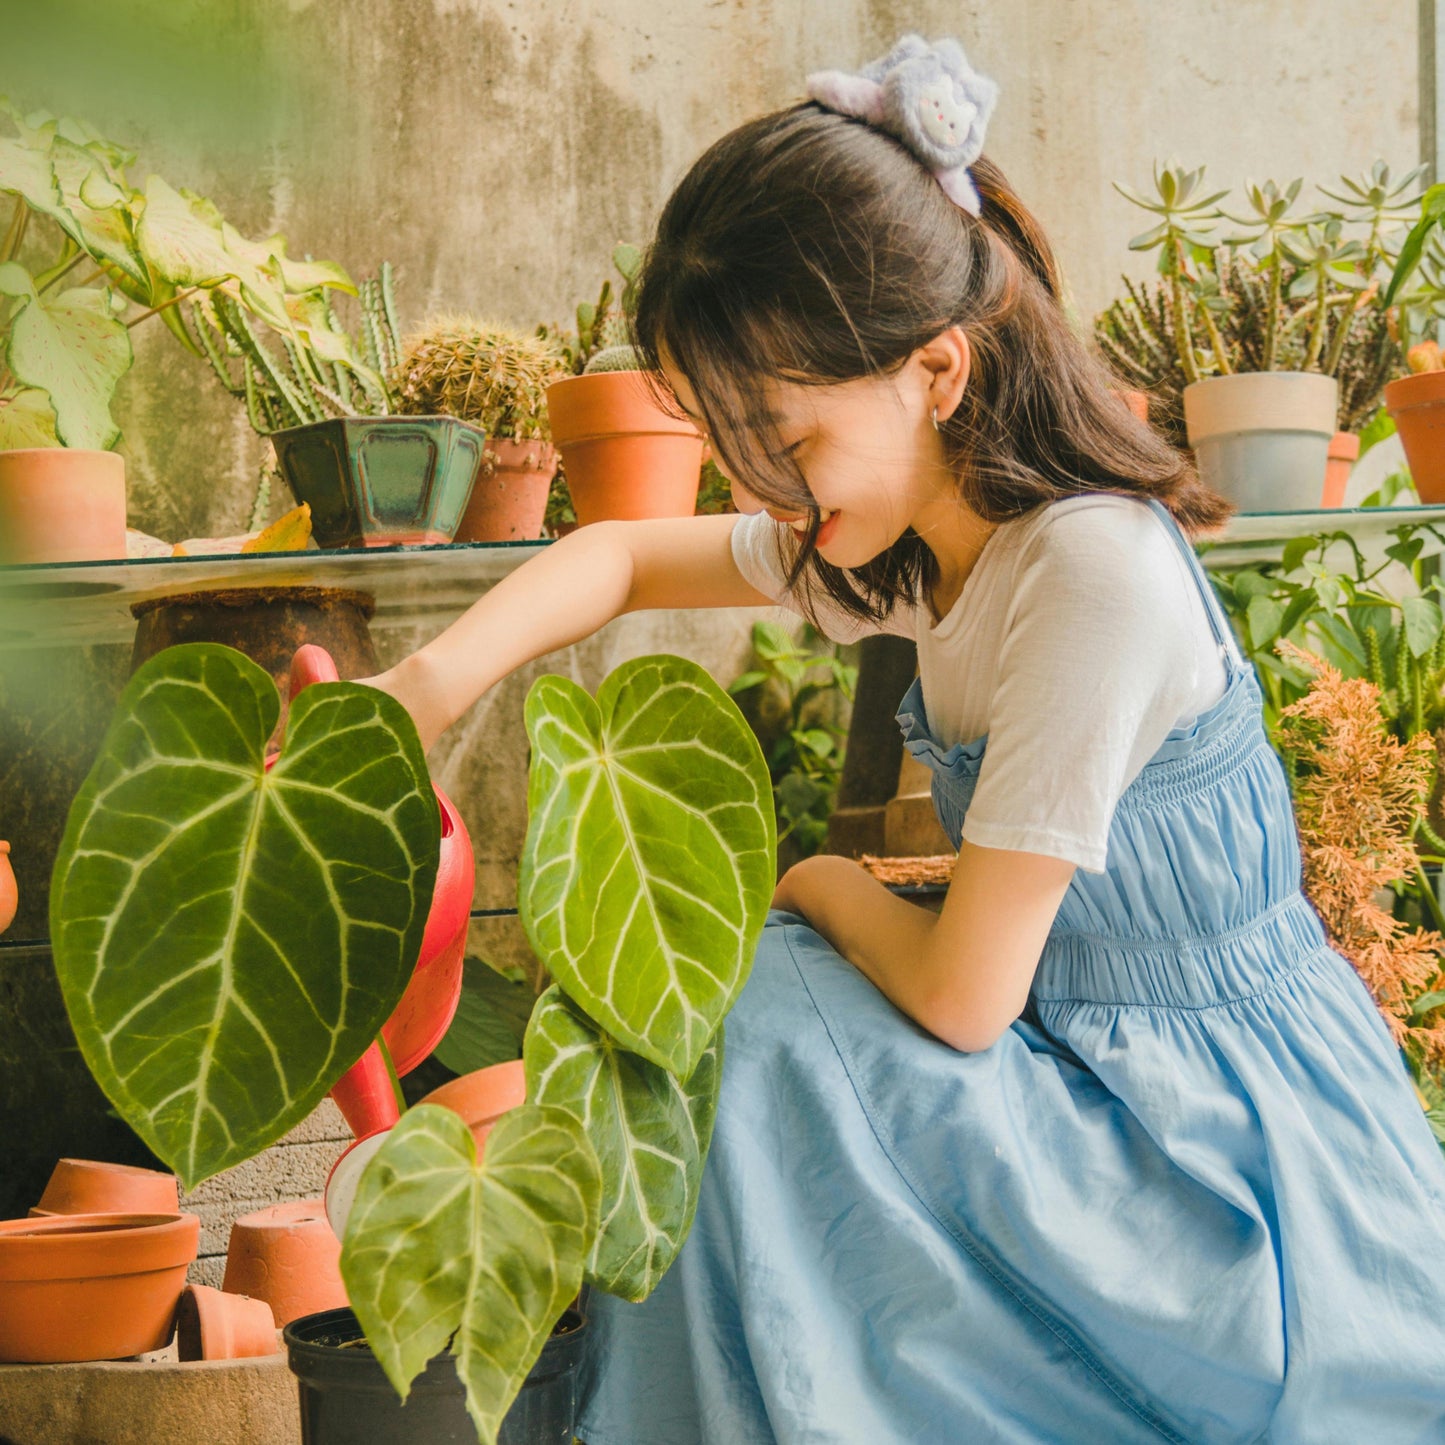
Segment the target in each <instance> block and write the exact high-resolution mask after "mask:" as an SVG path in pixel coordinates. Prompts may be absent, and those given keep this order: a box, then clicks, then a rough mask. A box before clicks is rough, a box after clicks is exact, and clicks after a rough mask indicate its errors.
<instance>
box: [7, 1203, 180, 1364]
mask: <svg viewBox="0 0 1445 1445" xmlns="http://www.w3.org/2000/svg"><path fill="white" fill-rule="evenodd" d="M200 1230H201V1222H200V1220H199V1219H198V1218H197V1217H196V1216H195V1215H194V1214H62V1215H56V1216H55V1217H54V1218H51V1219H7V1220H3V1221H0V1360H7V1361H13V1362H23V1363H29V1364H37V1365H47V1364H64V1363H68V1362H72V1361H77V1360H117V1359H123V1358H124V1357H125V1356H127V1355H139V1354H142V1353H143V1352H145V1351H146V1350H158V1349H160V1348H161V1346H162V1345H164V1344H165V1343H166V1341H167V1340H169V1339H170V1337H171V1330H172V1327H173V1325H174V1323H175V1317H176V1303H177V1301H178V1300H179V1299H180V1297H181V1290H182V1289H183V1288H184V1287H185V1283H186V1267H187V1266H188V1265H189V1264H190V1262H191V1261H192V1260H193V1259H195V1257H196V1244H197V1241H198V1240H199V1238H200Z"/></svg>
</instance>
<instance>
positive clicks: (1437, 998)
mask: <svg viewBox="0 0 1445 1445" xmlns="http://www.w3.org/2000/svg"><path fill="white" fill-rule="evenodd" d="M1442 1004H1445V989H1436V990H1435V991H1434V992H1433V993H1424V994H1421V995H1420V997H1419V998H1417V999H1415V1000H1414V1001H1413V1002H1412V1003H1411V1004H1410V1017H1411V1018H1412V1019H1418V1018H1423V1017H1424V1016H1425V1015H1426V1014H1427V1013H1429V1012H1430V1010H1431V1009H1437V1008H1439V1007H1441V1005H1442Z"/></svg>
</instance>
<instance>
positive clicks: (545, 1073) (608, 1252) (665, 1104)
mask: <svg viewBox="0 0 1445 1445" xmlns="http://www.w3.org/2000/svg"><path fill="white" fill-rule="evenodd" d="M722 1052H723V1031H722V1030H721V1029H719V1030H718V1031H717V1033H715V1034H714V1035H713V1040H712V1043H711V1044H709V1046H708V1048H707V1050H706V1051H705V1052H704V1053H703V1056H702V1059H701V1060H700V1061H699V1063H698V1066H697V1068H696V1069H694V1070H693V1073H692V1077H691V1078H690V1079H689V1080H688V1081H687V1083H686V1084H680V1083H679V1082H678V1081H677V1079H676V1078H674V1077H673V1076H672V1075H671V1074H670V1073H668V1072H667V1070H666V1069H660V1068H658V1067H657V1066H656V1065H655V1064H649V1063H648V1062H647V1060H646V1059H642V1058H639V1057H638V1056H637V1055H636V1054H633V1053H629V1052H628V1051H627V1050H626V1049H620V1048H618V1047H617V1045H616V1044H615V1043H614V1042H613V1041H612V1040H611V1039H610V1038H608V1037H607V1035H606V1034H604V1033H603V1032H602V1031H601V1030H600V1029H599V1028H598V1027H597V1025H596V1024H595V1023H593V1022H592V1020H591V1019H590V1018H588V1017H587V1015H586V1014H584V1013H583V1012H582V1010H581V1009H580V1008H578V1007H577V1005H576V1004H574V1003H573V1002H572V1001H571V999H569V998H568V997H567V996H566V995H565V994H564V993H563V992H562V991H561V989H559V988H557V987H556V986H555V985H554V986H553V987H552V988H550V989H548V990H547V992H546V993H544V994H543V995H542V997H541V998H540V999H539V1000H538V1003H537V1010H536V1012H535V1013H534V1014H533V1016H532V1024H531V1027H530V1028H529V1029H528V1030H527V1042H526V1049H525V1053H524V1057H525V1058H526V1061H527V1097H528V1099H530V1100H532V1101H533V1102H535V1103H538V1104H555V1105H557V1106H558V1107H559V1108H563V1109H566V1110H568V1111H569V1112H570V1113H572V1114H575V1115H576V1116H577V1118H578V1119H580V1120H581V1121H582V1123H583V1125H584V1126H585V1127H586V1130H587V1137H588V1138H589V1139H590V1140H591V1141H592V1143H593V1145H594V1147H595V1148H596V1150H597V1157H598V1159H599V1161H600V1163H601V1167H602V1210H601V1230H600V1232H599V1234H598V1236H597V1240H596V1243H595V1245H594V1247H593V1250H592V1253H591V1255H590V1257H589V1258H588V1261H587V1278H588V1280H589V1281H590V1282H591V1283H592V1284H595V1285H596V1286H597V1287H598V1288H599V1289H604V1290H606V1291H607V1292H608V1293H609V1294H615V1295H619V1296H621V1297H622V1298H623V1299H628V1300H643V1299H646V1298H647V1296H648V1295H649V1294H651V1293H652V1291H653V1289H654V1288H655V1287H656V1286H657V1282H658V1281H659V1280H660V1279H661V1278H662V1276H663V1275H664V1274H665V1273H666V1272H667V1269H668V1267H669V1266H670V1265H671V1264H672V1262H673V1260H674V1259H675V1258H676V1257H677V1252H678V1250H680V1249H681V1248H682V1245H683V1241H684V1240H685V1239H686V1238H687V1233H688V1230H689V1229H691V1228H692V1220H693V1215H694V1214H695V1213H696V1212H697V1199H698V1188H699V1186H700V1184H701V1182H702V1168H703V1163H704V1161H705V1160H706V1158H707V1149H708V1144H709V1142H710V1141H711V1139H712V1126H713V1120H714V1118H715V1117H716V1114H717V1099H718V1088H719V1085H720V1084H721V1081H722Z"/></svg>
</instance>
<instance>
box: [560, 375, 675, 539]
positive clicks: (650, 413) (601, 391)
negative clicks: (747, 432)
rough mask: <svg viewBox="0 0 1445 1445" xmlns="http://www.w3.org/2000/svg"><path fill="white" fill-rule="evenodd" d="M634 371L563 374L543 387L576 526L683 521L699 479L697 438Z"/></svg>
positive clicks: (651, 382) (654, 382) (657, 383)
mask: <svg viewBox="0 0 1445 1445" xmlns="http://www.w3.org/2000/svg"><path fill="white" fill-rule="evenodd" d="M658 387H662V388H663V392H664V394H665V392H666V387H665V384H664V383H663V382H662V381H661V380H660V379H659V378H656V377H649V375H648V374H647V373H646V372H642V371H600V372H597V373H595V374H594V375H592V376H569V377H564V378H563V379H562V380H561V381H554V382H553V383H552V385H551V386H549V387H548V388H547V415H548V417H549V418H550V420H551V424H552V439H553V441H555V442H556V443H557V446H558V448H559V449H560V450H561V452H562V464H563V466H564V467H565V468H566V469H567V489H568V491H569V492H571V494H572V507H573V510H574V511H575V512H576V513H577V522H578V525H579V526H584V527H585V526H586V525H587V524H588V523H589V522H601V521H606V520H608V519H618V520H623V521H635V520H637V519H639V518H642V517H690V516H692V514H693V513H694V512H695V511H696V510H697V490H698V486H699V484H700V482H701V480H702V447H703V441H702V434H701V433H700V432H699V431H698V430H697V428H696V427H695V426H693V424H692V423H691V422H690V421H688V420H687V419H686V418H685V417H680V416H676V415H673V414H672V413H671V412H669V411H667V410H666V409H665V408H664V407H663V406H662V404H661V403H660V402H659V400H658V395H657V391H656V388H658Z"/></svg>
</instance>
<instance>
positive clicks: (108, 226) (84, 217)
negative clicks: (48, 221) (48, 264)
mask: <svg viewBox="0 0 1445 1445" xmlns="http://www.w3.org/2000/svg"><path fill="white" fill-rule="evenodd" d="M51 155H52V159H53V160H54V163H55V179H56V182H57V183H58V184H59V186H60V193H61V195H62V196H63V197H64V200H65V208H66V210H67V212H68V213H69V215H70V217H71V223H70V225H69V226H67V227H66V229H67V231H68V232H69V233H70V235H71V237H72V238H73V239H74V240H75V242H76V244H77V245H79V246H82V247H84V249H85V251H86V252H87V254H89V255H90V256H92V257H94V258H95V259H97V260H100V261H106V262H108V263H109V264H110V265H112V266H115V267H117V268H118V269H119V270H121V271H124V272H125V274H126V275H127V276H129V277H130V279H131V280H132V281H133V282H134V283H135V284H136V285H137V286H139V287H148V286H149V284H150V278H149V277H148V276H147V274H146V267H145V262H144V261H143V260H142V258H141V256H140V253H139V251H137V249H136V240H135V233H134V230H133V227H132V221H131V214H130V202H131V197H130V195H129V194H128V193H127V192H125V191H122V190H121V189H120V188H119V187H118V186H116V185H115V184H114V183H113V182H112V181H111V180H110V178H109V176H108V175H107V174H106V171H105V167H104V166H103V164H102V162H101V160H100V158H99V157H98V156H96V155H94V154H93V153H92V152H91V151H89V150H88V149H86V148H85V147H83V146H78V145H75V144H73V143H72V142H70V141H68V140H65V139H63V138H62V137H59V136H57V137H56V139H55V141H54V143H53V147H52V151H51Z"/></svg>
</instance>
